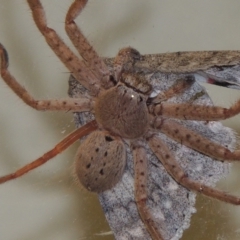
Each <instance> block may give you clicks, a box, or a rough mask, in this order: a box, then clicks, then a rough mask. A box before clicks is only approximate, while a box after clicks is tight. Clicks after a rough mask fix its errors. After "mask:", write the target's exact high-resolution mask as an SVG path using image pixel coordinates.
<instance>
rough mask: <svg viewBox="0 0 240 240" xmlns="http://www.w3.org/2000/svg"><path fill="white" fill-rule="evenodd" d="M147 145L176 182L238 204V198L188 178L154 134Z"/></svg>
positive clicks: (239, 201)
mask: <svg viewBox="0 0 240 240" xmlns="http://www.w3.org/2000/svg"><path fill="white" fill-rule="evenodd" d="M148 142H149V146H150V148H151V149H152V151H153V152H154V154H155V155H156V156H157V157H158V159H159V160H160V161H161V163H162V164H163V166H164V167H165V169H166V170H167V172H168V173H169V174H170V175H171V176H172V177H173V178H174V179H175V181H176V182H178V183H180V184H181V185H182V186H184V187H185V188H187V189H189V190H193V191H196V192H199V193H202V194H204V195H206V196H208V197H212V198H216V199H218V200H220V201H223V202H227V203H231V204H234V205H240V198H239V197H236V196H233V195H230V194H228V193H226V192H223V191H220V190H218V189H215V188H212V187H209V186H206V185H204V184H201V183H199V182H197V181H193V180H191V179H189V178H188V176H187V174H185V172H184V171H183V169H182V168H181V167H180V166H179V164H178V163H177V161H176V160H175V158H174V155H173V154H172V153H171V151H170V150H169V148H168V147H167V145H166V144H165V143H164V142H163V141H162V140H161V139H160V138H159V137H157V136H156V135H152V136H151V137H149V138H148Z"/></svg>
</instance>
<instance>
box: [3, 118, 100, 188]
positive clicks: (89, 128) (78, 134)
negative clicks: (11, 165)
mask: <svg viewBox="0 0 240 240" xmlns="http://www.w3.org/2000/svg"><path fill="white" fill-rule="evenodd" d="M96 129H97V123H96V121H95V120H94V121H91V122H89V123H87V124H86V125H84V126H83V127H81V128H79V129H76V130H75V131H73V132H72V133H70V134H69V135H68V136H67V137H65V138H64V139H63V140H62V141H61V142H59V143H58V144H57V145H56V146H55V147H54V148H52V149H51V150H50V151H48V152H46V153H45V154H44V155H42V156H41V157H39V158H38V159H36V160H35V161H33V162H31V163H29V164H27V165H25V166H24V167H22V168H20V169H18V170H17V171H16V172H14V173H10V174H8V175H5V176H2V177H0V184H1V183H4V182H7V181H9V180H12V179H15V178H18V177H21V176H22V175H24V174H26V173H27V172H29V171H31V170H33V169H35V168H37V167H39V166H41V165H43V164H44V163H46V162H47V161H49V160H50V159H52V158H53V157H55V156H57V155H58V154H59V153H61V152H62V151H64V150H65V149H66V148H68V147H69V146H71V145H72V144H73V143H74V142H76V141H77V140H78V139H79V138H82V137H84V136H86V135H88V134H89V133H91V132H93V131H94V130H96Z"/></svg>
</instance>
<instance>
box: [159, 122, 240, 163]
mask: <svg viewBox="0 0 240 240" xmlns="http://www.w3.org/2000/svg"><path fill="white" fill-rule="evenodd" d="M154 128H156V129H159V130H160V131H161V132H162V133H164V134H166V135H167V136H169V137H170V138H172V139H173V140H175V141H177V142H179V143H181V144H183V145H185V146H187V147H189V148H192V149H194V150H196V151H198V152H201V153H203V154H206V155H207V156H210V157H213V158H215V159H216V160H223V161H240V150H236V151H233V152H232V151H230V150H229V149H227V148H225V147H223V146H221V145H220V144H218V143H215V142H212V141H211V140H209V139H208V138H206V137H203V136H202V135H200V134H198V133H196V132H194V131H192V130H190V129H188V128H186V127H184V126H182V125H181V124H179V123H177V122H176V121H174V120H167V119H160V118H157V119H156V120H155V123H154Z"/></svg>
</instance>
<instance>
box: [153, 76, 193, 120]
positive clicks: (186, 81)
mask: <svg viewBox="0 0 240 240" xmlns="http://www.w3.org/2000/svg"><path fill="white" fill-rule="evenodd" d="M193 83H194V78H193V77H191V76H187V77H185V78H180V79H178V80H176V82H175V83H174V84H173V85H172V86H171V87H170V88H169V89H167V90H166V91H164V92H160V93H159V94H158V95H157V96H156V97H153V98H150V99H149V100H150V101H149V103H152V104H157V105H151V107H150V112H151V113H153V114H154V115H159V114H157V113H156V112H158V111H157V109H158V108H159V105H161V104H158V103H161V102H164V101H166V100H168V99H170V98H172V97H175V96H177V95H179V94H182V93H183V92H184V91H185V90H187V89H189V88H190V87H191V86H192V84H193Z"/></svg>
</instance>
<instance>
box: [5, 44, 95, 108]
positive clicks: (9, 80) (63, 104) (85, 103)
mask: <svg viewBox="0 0 240 240" xmlns="http://www.w3.org/2000/svg"><path fill="white" fill-rule="evenodd" d="M0 59H1V65H0V72H1V76H2V79H3V80H4V81H5V83H6V84H7V85H8V86H9V87H10V88H11V89H12V90H13V91H14V92H15V93H16V94H17V95H18V97H20V98H21V99H22V100H23V101H24V102H25V103H26V104H27V105H29V106H30V107H32V108H34V109H36V110H51V111H53V110H58V111H59V110H62V111H76V112H83V111H90V110H91V109H92V108H93V103H92V101H91V100H90V99H89V98H86V97H85V98H84V97H83V98H77V99H72V98H65V99H49V100H36V99H34V98H33V97H32V96H31V94H29V93H28V92H27V90H26V89H25V88H24V87H23V86H22V85H20V84H19V83H18V82H17V81H16V79H15V78H14V77H13V76H12V75H11V74H10V72H9V71H8V54H7V51H6V49H5V48H4V47H3V45H1V44H0Z"/></svg>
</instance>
